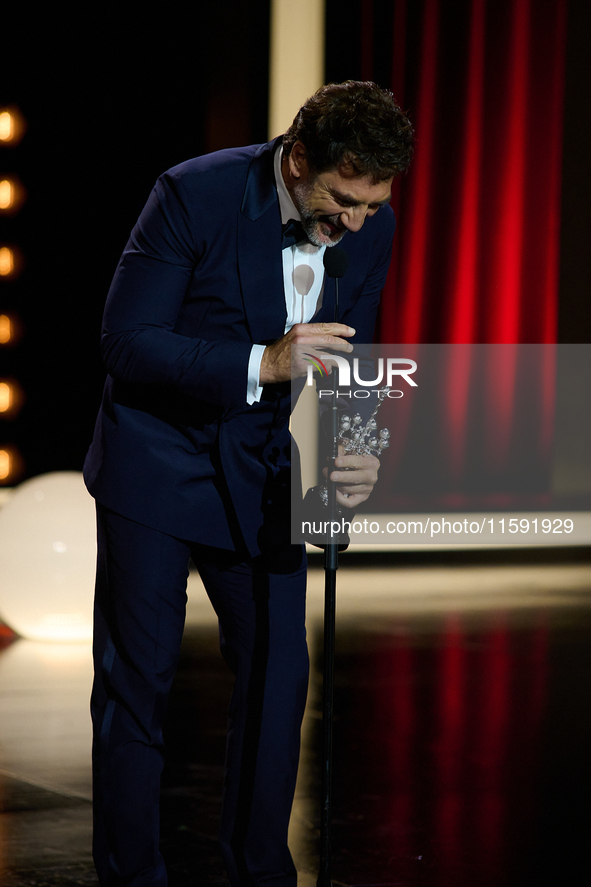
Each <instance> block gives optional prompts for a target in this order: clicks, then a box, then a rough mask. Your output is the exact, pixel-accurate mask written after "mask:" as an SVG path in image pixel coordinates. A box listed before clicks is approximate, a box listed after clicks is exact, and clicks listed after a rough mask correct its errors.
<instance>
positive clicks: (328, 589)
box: [317, 247, 342, 887]
mask: <svg viewBox="0 0 591 887" xmlns="http://www.w3.org/2000/svg"><path fill="white" fill-rule="evenodd" d="M333 249H336V247H333ZM325 267H326V263H325ZM341 273H342V272H341ZM327 274H329V276H332V275H330V272H329V269H327ZM339 276H341V275H340V274H339V275H338V276H337V275H336V274H335V275H334V282H335V312H334V319H335V323H337V322H338V314H339V280H338V277H339ZM337 377H338V373H337V372H336V368H335V369H334V370H333V389H332V404H331V423H330V427H331V432H330V433H331V439H332V448H331V454H330V459H329V463H328V477H327V481H328V484H327V487H328V519H329V524H328V527H327V532H326V545H325V548H324V651H323V681H322V780H321V798H322V809H321V816H320V868H319V872H318V880H317V887H332V881H331V861H332V860H331V832H332V737H333V702H334V698H333V697H334V650H335V635H336V591H337V569H338V559H339V547H338V533H337V534H334V533H333V521H336V518H337V488H336V484H335V483H333V482H332V481H331V480H330V475H331V473H332V471H333V470H334V468H335V459H336V457H337V456H338V451H339V450H338V429H339V422H338V409H337V381H336V380H337Z"/></svg>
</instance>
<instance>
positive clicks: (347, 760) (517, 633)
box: [0, 558, 591, 887]
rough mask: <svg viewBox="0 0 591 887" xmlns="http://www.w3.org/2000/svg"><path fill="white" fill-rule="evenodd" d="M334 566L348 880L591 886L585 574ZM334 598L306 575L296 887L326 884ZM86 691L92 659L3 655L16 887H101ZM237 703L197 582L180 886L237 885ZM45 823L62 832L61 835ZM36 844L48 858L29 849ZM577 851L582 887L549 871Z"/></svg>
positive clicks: (181, 699)
mask: <svg viewBox="0 0 591 887" xmlns="http://www.w3.org/2000/svg"><path fill="white" fill-rule="evenodd" d="M341 564H342V565H341V568H340V569H339V573H338V620H339V622H338V647H337V661H336V665H337V685H336V703H337V721H336V735H335V776H336V778H335V805H336V810H335V863H334V876H335V880H336V881H338V882H339V883H344V884H369V883H371V884H376V885H377V884H380V885H386V884H406V885H409V887H411V885H419V884H420V885H432V887H488V884H489V883H490V884H491V887H492V884H495V885H499V887H501V885H502V887H510V885H511V887H512V885H515V887H517V885H519V887H524V885H529V884H531V885H532V887H533V885H534V884H535V885H536V887H539V885H541V884H545V883H552V884H555V885H560V884H564V885H565V887H567V885H568V887H571V885H574V884H577V883H581V884H582V883H587V880H588V877H589V876H590V875H591V867H589V863H588V862H587V870H586V873H585V874H586V876H587V877H586V879H585V880H582V881H577V880H576V878H575V879H574V880H573V878H574V874H573V873H574V864H575V862H580V861H581V859H580V857H581V854H580V853H578V851H577V847H576V839H577V838H580V839H581V840H583V834H584V828H585V827H587V826H588V825H589V824H591V823H590V822H589V810H590V809H591V774H590V772H589V765H588V764H587V763H586V757H583V752H582V749H583V748H584V745H585V742H586V741H589V740H591V725H590V720H591V716H590V714H589V711H588V709H589V708H591V707H590V706H589V703H588V699H589V691H591V655H590V649H591V648H590V645H589V642H590V640H591V567H590V566H589V565H588V564H585V563H577V564H570V565H556V564H545V565H540V566H527V565H514V566H495V567H490V566H460V567H457V566H456V567H451V566H450V567H441V566H438V567H435V566H433V567H413V566H409V567H403V568H397V569H393V568H387V567H373V568H371V569H369V570H368V569H363V568H360V567H358V566H348V565H347V564H346V561H345V559H344V558H343V560H342V562H341ZM323 586H324V576H323V572H322V570H321V569H312V570H311V571H310V581H309V604H308V628H309V643H310V652H311V660H312V663H313V665H314V666H315V671H314V673H313V679H312V683H311V692H310V698H309V704H308V712H307V717H306V722H305V725H304V751H303V758H302V767H301V769H300V779H299V782H298V790H297V798H296V804H295V807H294V816H293V820H292V829H291V843H292V848H293V851H294V856H295V858H296V860H297V862H298V867H299V869H300V871H301V872H302V878H301V884H302V885H303V887H308V885H312V883H313V882H315V877H316V875H315V866H316V826H315V824H316V822H317V820H318V805H317V796H318V786H317V770H318V767H317V749H318V747H319V719H318V712H317V709H318V703H319V697H320V677H319V673H318V665H319V661H320V656H321V643H322V639H321V624H322V606H323V603H322V602H323ZM90 681H91V668H90V648H89V646H88V645H67V646H66V645H54V644H38V643H33V642H27V641H18V642H16V643H14V644H13V645H11V646H9V647H8V648H6V649H4V650H3V651H0V788H3V792H4V806H3V808H2V809H4V811H5V812H4V813H0V865H2V864H3V865H4V866H5V869H6V871H5V877H4V881H3V883H5V884H6V885H7V887H17V885H19V884H21V883H22V884H25V883H27V884H41V883H51V884H74V883H84V884H87V883H88V884H92V883H95V880H94V875H93V874H92V869H91V864H90V857H89V844H88V841H89V834H90V819H89V805H88V799H89V797H90V724H89V716H88V696H89V691H90ZM229 688H230V680H229V676H228V675H227V673H226V671H225V666H224V665H223V663H220V660H219V655H218V652H217V638H216V629H215V620H214V617H213V613H212V611H211V608H210V606H209V602H208V601H207V599H206V597H205V594H204V592H203V590H202V587H201V584H200V582H199V579H198V577H197V576H196V575H195V574H191V577H190V589H189V606H188V617H187V632H186V643H185V646H184V651H183V658H182V661H181V666H180V669H179V675H178V680H177V684H176V685H175V690H174V693H173V698H172V699H171V709H170V726H169V747H170V749H171V752H172V758H173V763H172V765H171V767H170V768H169V770H168V773H167V777H166V780H165V791H164V801H163V810H164V814H163V818H164V824H163V831H164V843H165V847H166V848H167V853H168V854H169V855H170V858H171V860H172V866H171V867H172V872H171V887H174V885H178V887H184V885H185V884H187V885H188V884H190V883H191V884H192V883H193V880H192V878H193V876H192V874H191V867H193V868H194V867H195V866H197V867H198V868H199V870H200V872H201V880H202V881H203V883H207V884H218V883H219V884H223V883H224V880H223V875H222V873H221V871H220V868H219V855H218V853H217V848H216V846H215V831H216V828H217V809H218V801H217V792H218V790H219V784H220V780H221V772H222V771H221V759H222V757H223V743H224V739H223V726H224V719H225V708H226V705H227V695H228V693H229ZM193 737H195V738H193ZM2 774H4V776H3V777H2ZM556 779H558V783H557V782H556ZM27 786H28V788H27ZM7 798H8V800H7ZM60 805H61V806H60ZM585 805H586V806H585ZM58 808H59V816H58V815H57V814H56V810H58ZM17 809H19V810H21V812H20V813H19V814H18V815H17V814H16V813H15V812H14V811H15V810H17ZM44 809H46V810H47V811H49V814H51V817H52V819H51V821H52V822H53V823H54V824H55V823H57V822H58V821H59V823H61V826H60V828H58V827H57V825H56V826H55V828H54V831H53V832H52V830H51V828H49V827H48V821H49V820H47V821H46V820H44V819H43V815H44V814H43V810H44ZM553 811H556V815H555V814H554V813H553ZM569 811H570V812H569ZM23 813H26V815H23ZM49 814H47V815H49ZM558 814H560V817H561V819H560V821H559V820H558V819H557V818H556V816H557V815H558ZM40 817H41V818H40ZM27 820H28V821H29V823H30V827H28V826H27ZM17 821H18V822H17ZM43 822H44V823H45V824H44V825H43ZM76 823H78V825H76ZM41 828H42V829H43V831H44V836H45V837H44V840H43V841H40V840H38V839H37V838H35V837H34V835H33V832H35V833H36V834H37V835H38V833H39V829H41ZM76 834H78V843H76V840H75V835H76ZM52 841H53V842H54V843H53V844H52ZM585 843H586V841H585ZM64 847H66V852H64ZM567 852H568V853H570V855H571V859H572V861H573V862H572V866H571V868H572V871H570V874H569V875H568V879H567V880H563V879H561V878H562V875H561V874H560V871H559V870H558V868H557V865H558V863H557V858H555V857H556V854H558V853H561V854H563V855H564V853H567ZM68 853H69V854H70V856H71V857H72V858H71V859H70V862H69V863H68V855H67V854H68ZM532 854H537V858H536V859H533V858H532V856H531V855H532ZM581 858H582V857H581ZM205 859H207V863H205V862H204V860H205ZM542 862H543V865H542ZM567 868H568V866H567ZM50 872H51V873H52V874H51V880H49V881H43V880H42V878H43V877H47V876H48V875H49V873H50ZM562 873H563V875H564V873H565V872H564V866H563V869H562ZM25 874H26V880H25ZM546 877H547V878H548V880H546ZM551 878H553V879H554V880H551ZM557 878H558V880H557ZM19 879H20V880H19Z"/></svg>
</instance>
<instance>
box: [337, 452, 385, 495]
mask: <svg viewBox="0 0 591 887" xmlns="http://www.w3.org/2000/svg"><path fill="white" fill-rule="evenodd" d="M335 467H336V469H340V470H336V471H332V472H331V475H330V479H331V480H332V481H334V482H335V483H336V484H337V503H338V504H339V505H342V506H344V507H345V508H357V506H358V505H360V504H361V503H362V502H365V500H366V499H368V498H369V496H370V494H371V491H372V490H373V488H374V486H375V483H376V481H377V479H378V469H379V467H380V460H379V459H378V458H377V456H354V455H353V456H341V455H339V456H337V457H336V459H335ZM344 469H347V470H346V471H345V470H344ZM323 474H324V476H325V477H327V475H328V469H327V468H325V469H324V471H323Z"/></svg>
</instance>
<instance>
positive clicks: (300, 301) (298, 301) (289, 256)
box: [246, 146, 326, 403]
mask: <svg viewBox="0 0 591 887" xmlns="http://www.w3.org/2000/svg"><path fill="white" fill-rule="evenodd" d="M282 157H283V148H282V147H281V146H279V148H278V149H277V150H276V151H275V157H274V166H275V184H276V186H277V196H278V197H279V209H280V212H281V224H282V225H285V224H286V222H289V220H290V219H296V220H297V221H301V216H300V214H299V212H298V211H297V209H296V208H295V205H294V202H293V200H292V199H291V197H290V196H289V191H288V190H287V188H286V187H285V182H284V181H283V175H282V173H281V159H282ZM325 249H326V247H325V246H320V247H318V246H312V244H311V243H308V242H307V241H306V242H304V243H298V244H294V245H293V246H286V247H285V249H283V250H282V252H281V258H282V259H283V288H284V295H285V308H286V311H287V318H286V321H285V329H284V333H287V332H288V331H289V330H290V329H291V328H292V326H293V325H294V324H296V323H308V321H309V320H310V318H312V317H314V315H315V314H316V312H317V310H318V309H319V308H320V306H321V305H322V294H323V290H324V264H323V256H324V250H325ZM264 350H265V346H264V345H253V346H252V351H251V352H250V360H249V362H248V391H247V397H246V400H247V402H248V403H255V401H257V400H260V397H261V393H262V391H263V388H262V386H261V385H260V384H259V375H260V368H261V360H262V357H263V352H264Z"/></svg>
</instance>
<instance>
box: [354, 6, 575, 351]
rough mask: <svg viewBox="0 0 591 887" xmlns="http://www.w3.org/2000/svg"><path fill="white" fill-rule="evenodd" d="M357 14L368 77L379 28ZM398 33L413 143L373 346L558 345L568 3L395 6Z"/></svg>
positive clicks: (399, 79) (371, 9) (377, 21)
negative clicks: (406, 344)
mask: <svg viewBox="0 0 591 887" xmlns="http://www.w3.org/2000/svg"><path fill="white" fill-rule="evenodd" d="M363 6H364V10H363V17H362V22H363V24H362V34H361V57H362V76H363V77H364V78H368V79H371V78H373V77H374V76H375V68H376V65H377V60H376V53H375V51H374V52H373V54H372V47H374V48H375V46H376V34H377V29H378V28H380V27H383V22H382V20H381V18H380V16H379V15H378V12H379V4H378V3H376V4H374V2H373V0H365V3H364V4H363ZM392 28H393V35H392V82H391V88H392V91H393V92H394V95H395V96H396V98H397V99H398V101H399V102H400V103H401V105H402V106H403V107H404V108H405V109H407V110H408V111H409V113H410V115H411V117H412V119H413V122H414V124H415V127H416V133H417V143H416V152H415V157H414V160H413V163H412V166H411V169H410V171H409V173H408V174H407V175H406V176H404V177H403V179H402V180H401V181H400V182H399V183H398V184H397V185H396V188H395V193H394V197H393V205H394V208H395V211H396V215H397V217H398V219H399V227H398V233H397V235H396V238H395V246H394V254H393V259H392V264H391V268H390V274H389V278H388V282H387V287H386V292H385V298H384V300H383V307H382V312H381V317H380V324H379V330H378V336H379V340H380V341H381V342H384V343H387V342H399V343H413V342H433V343H435V342H449V343H525V342H532V343H551V342H555V341H556V338H557V303H558V259H559V254H558V248H559V209H560V178H561V176H560V172H561V149H562V111H563V93H564V56H565V42H566V0H494V2H493V0H413V2H410V0H395V2H394V7H393V16H392ZM380 45H383V41H382V43H381V44H380Z"/></svg>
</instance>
